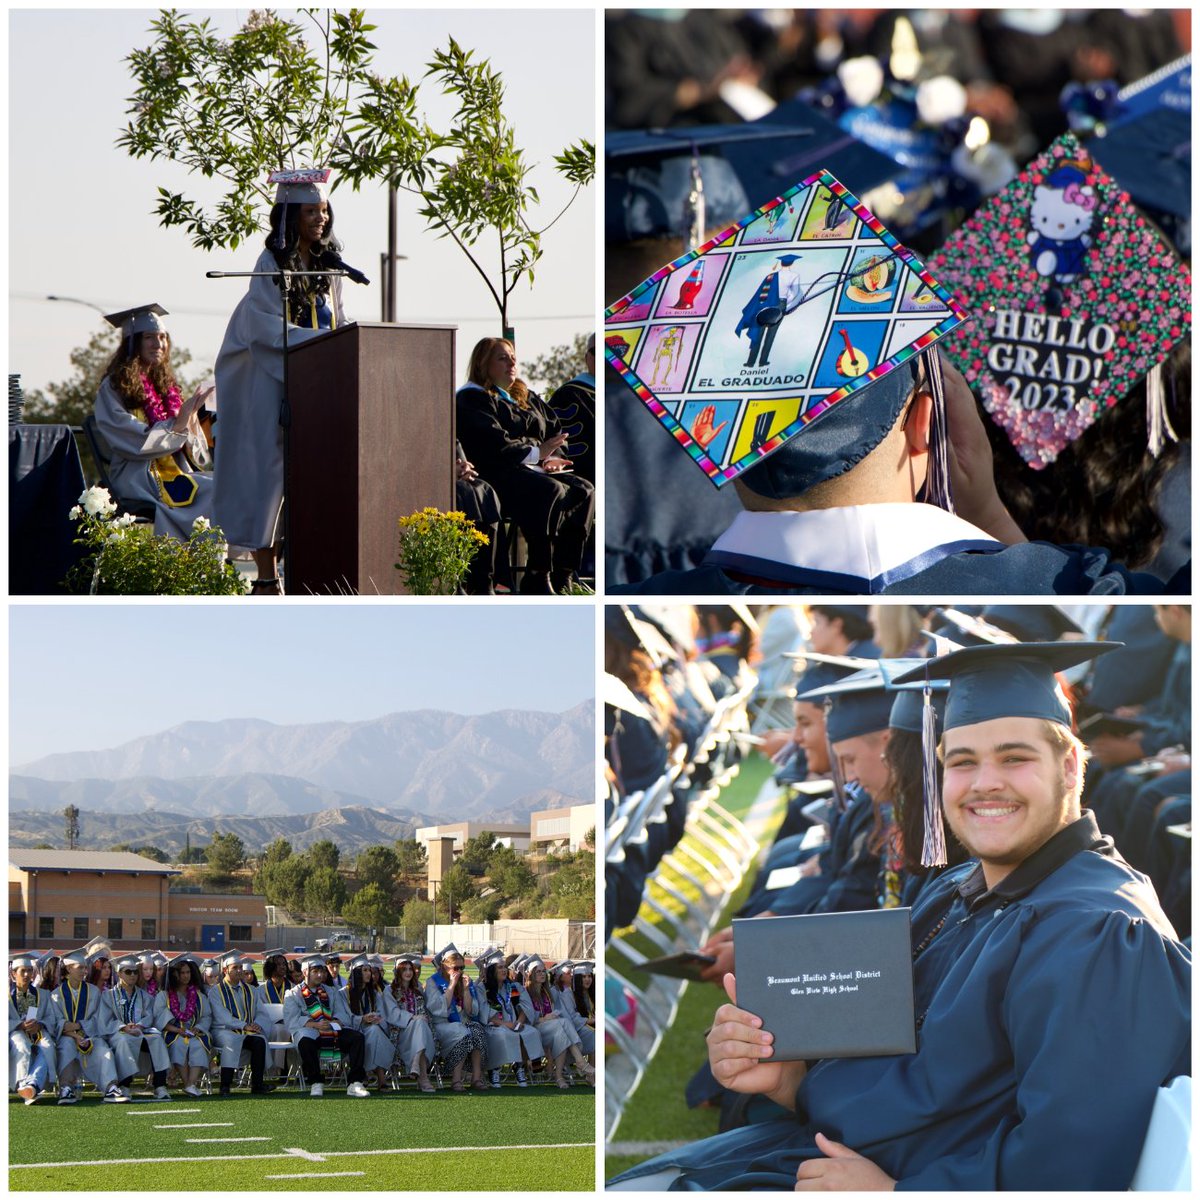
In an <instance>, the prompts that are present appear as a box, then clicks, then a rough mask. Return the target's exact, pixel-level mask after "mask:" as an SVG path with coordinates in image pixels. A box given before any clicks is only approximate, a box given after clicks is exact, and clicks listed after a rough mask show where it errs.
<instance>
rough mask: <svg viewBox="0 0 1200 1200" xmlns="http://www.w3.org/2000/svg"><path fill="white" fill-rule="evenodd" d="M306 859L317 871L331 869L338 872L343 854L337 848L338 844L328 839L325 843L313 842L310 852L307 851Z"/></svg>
mask: <svg viewBox="0 0 1200 1200" xmlns="http://www.w3.org/2000/svg"><path fill="white" fill-rule="evenodd" d="M305 858H307V859H308V861H309V863H310V865H311V866H312V867H313V868H315V869H319V868H321V867H331V868H333V870H335V871H336V870H337V867H338V864H339V863H340V862H341V858H342V852H341V851H340V850H339V849H338V848H337V845H336V843H334V842H331V841H329V839H328V838H326V839H325V840H324V841H320V842H313V844H312V845H311V846H309V848H308V850H307V851H305Z"/></svg>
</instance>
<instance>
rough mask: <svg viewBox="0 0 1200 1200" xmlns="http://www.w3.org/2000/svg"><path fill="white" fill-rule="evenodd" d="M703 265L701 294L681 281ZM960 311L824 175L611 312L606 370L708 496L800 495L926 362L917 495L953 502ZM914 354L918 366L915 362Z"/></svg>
mask: <svg viewBox="0 0 1200 1200" xmlns="http://www.w3.org/2000/svg"><path fill="white" fill-rule="evenodd" d="M699 262H703V263H704V273H703V286H702V287H701V288H700V289H699V290H698V291H694V292H693V291H691V290H689V289H688V287H687V284H688V280H689V278H691V277H692V276H693V273H694V270H695V267H696V264H697V263H699ZM965 317H966V313H965V311H964V310H963V308H962V306H961V305H960V304H959V302H958V301H957V300H956V299H955V298H954V297H953V296H952V295H951V294H950V292H948V291H947V290H946V288H944V287H943V286H942V284H941V283H939V282H938V280H937V279H935V278H934V276H933V275H932V274H930V272H929V271H928V269H927V268H926V267H925V265H924V263H922V262H921V261H920V259H918V258H917V256H916V255H915V254H913V253H912V251H910V250H908V249H907V248H906V247H904V246H902V245H901V244H900V243H899V242H898V241H897V240H896V238H895V237H894V236H893V235H892V234H891V233H890V232H889V231H888V230H887V229H886V228H885V227H884V226H883V224H882V223H881V222H880V221H879V220H878V219H877V218H876V217H875V216H874V215H873V214H872V213H871V211H870V210H869V209H868V208H867V207H866V206H865V205H864V204H863V203H862V202H861V201H860V200H859V199H858V197H857V196H856V195H855V194H854V193H852V192H851V191H850V190H849V189H848V188H847V187H846V186H845V185H844V184H843V183H841V182H840V181H839V180H838V179H836V178H835V177H834V176H833V175H832V174H830V172H829V171H827V170H819V171H816V172H815V173H812V174H809V175H807V176H805V177H804V178H803V180H802V182H800V183H798V184H796V185H795V186H794V187H792V188H790V189H789V190H787V191H785V192H783V193H782V194H780V195H778V196H776V197H775V198H774V199H772V200H769V201H767V202H766V203H765V204H761V205H760V207H759V208H757V209H755V210H754V211H753V212H751V213H749V214H748V215H746V216H744V217H742V218H741V220H739V221H738V222H737V223H736V224H734V225H731V226H729V227H728V228H727V229H724V230H723V231H722V232H720V233H718V234H717V235H716V236H715V237H714V238H712V239H711V240H709V241H708V242H706V243H704V244H703V245H701V246H699V247H697V248H696V249H695V250H694V251H691V252H689V253H687V254H684V255H683V256H681V257H680V258H678V259H676V260H675V261H674V262H671V263H668V264H667V265H666V266H664V267H662V268H660V269H659V270H658V271H656V272H655V273H654V274H653V275H651V276H650V278H648V279H646V280H644V281H643V282H642V283H641V284H639V285H638V286H637V287H635V288H634V289H633V290H632V291H630V292H629V293H628V294H627V295H626V296H623V297H622V298H621V299H619V300H617V301H616V302H615V303H614V304H612V305H611V306H610V307H609V308H608V309H607V311H606V313H605V328H606V331H607V333H609V334H613V333H619V334H620V336H621V339H622V342H623V344H624V345H625V347H626V349H625V350H624V351H621V352H618V351H617V350H616V349H615V348H614V347H613V346H607V345H606V353H607V356H608V361H609V363H610V364H611V365H612V367H613V369H614V370H615V371H616V372H617V374H618V375H620V377H621V378H622V379H623V380H624V381H625V383H626V384H627V385H628V386H629V387H630V388H631V389H632V390H633V392H634V393H635V394H636V395H637V397H638V398H639V399H640V400H641V401H642V403H643V404H644V405H645V407H646V408H647V410H648V411H649V412H650V413H651V414H652V415H653V416H654V417H655V418H656V419H657V420H658V421H659V423H660V424H661V425H662V426H663V427H664V428H665V429H666V430H667V431H668V432H669V433H670V434H671V435H672V436H673V437H674V438H675V440H676V442H677V443H678V444H679V446H680V448H681V449H682V450H683V451H684V452H685V453H686V454H687V455H688V456H689V457H690V458H691V459H692V461H693V462H695V464H696V465H697V466H698V467H699V468H700V469H701V470H702V471H703V472H704V474H705V476H706V477H707V478H708V480H709V481H710V482H711V483H712V484H714V485H715V486H716V487H718V488H719V487H723V486H725V485H726V484H728V483H729V482H730V481H731V480H733V479H737V478H739V477H740V478H741V479H742V482H743V483H744V484H745V485H746V486H747V487H749V488H750V489H751V490H753V491H755V492H757V493H758V494H760V495H763V496H767V497H772V498H782V497H789V496H796V495H800V494H801V493H803V492H805V491H808V490H809V489H810V488H812V487H813V486H815V485H816V484H818V483H821V482H823V481H825V480H827V479H833V478H836V477H837V476H839V475H841V474H844V473H845V472H846V471H848V470H849V469H850V468H851V467H852V466H854V465H855V464H856V463H857V462H859V461H860V460H861V459H862V458H863V457H864V456H865V455H866V454H867V453H869V452H870V451H871V450H872V449H874V447H875V446H877V445H878V444H879V442H880V441H882V440H883V438H884V437H885V436H886V435H887V433H889V432H890V431H891V429H892V428H893V427H894V426H895V424H896V421H897V420H898V418H899V416H900V414H901V412H902V410H903V408H904V405H905V403H906V402H907V400H908V398H909V396H910V395H911V393H912V391H913V388H914V385H915V384H916V382H917V379H918V361H919V360H921V361H923V362H924V363H925V365H926V377H927V379H928V385H929V390H930V391H931V393H932V394H933V397H934V401H935V435H934V438H933V441H934V454H933V455H932V456H931V460H932V465H931V468H930V477H929V481H928V484H927V498H928V499H930V500H932V501H934V502H935V503H939V504H940V505H941V506H942V507H945V508H950V507H951V501H950V497H949V483H948V478H949V471H948V466H947V460H946V452H945V438H944V430H945V416H944V407H943V405H944V402H943V400H942V391H941V372H940V364H939V363H938V362H937V359H936V355H930V354H926V353H925V352H926V351H928V350H930V349H931V348H932V347H933V346H934V345H935V344H936V343H937V342H938V341H939V340H940V339H941V338H943V337H945V335H946V334H948V333H950V332H951V331H952V330H954V329H956V328H957V327H958V326H959V325H960V324H962V322H963V321H964V320H965ZM921 356H923V359H922V357H921Z"/></svg>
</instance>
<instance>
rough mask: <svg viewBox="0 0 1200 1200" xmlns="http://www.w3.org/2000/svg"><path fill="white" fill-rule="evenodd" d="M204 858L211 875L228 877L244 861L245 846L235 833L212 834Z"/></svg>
mask: <svg viewBox="0 0 1200 1200" xmlns="http://www.w3.org/2000/svg"><path fill="white" fill-rule="evenodd" d="M205 858H206V859H207V861H208V866H209V869H210V871H211V872H212V874H213V875H217V876H223V877H228V876H230V875H232V874H233V873H234V871H236V870H237V869H238V868H239V867H241V865H242V864H243V863H244V862H245V861H246V846H245V844H244V843H243V841H242V839H241V838H240V837H238V835H237V834H236V833H214V834H213V837H212V841H211V842H209V843H208V848H207V849H206V850H205Z"/></svg>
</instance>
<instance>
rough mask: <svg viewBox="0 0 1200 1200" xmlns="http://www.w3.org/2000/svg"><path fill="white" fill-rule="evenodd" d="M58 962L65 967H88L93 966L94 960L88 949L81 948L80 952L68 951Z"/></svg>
mask: <svg viewBox="0 0 1200 1200" xmlns="http://www.w3.org/2000/svg"><path fill="white" fill-rule="evenodd" d="M58 961H59V962H60V963H61V964H62V965H63V966H64V967H68V966H74V967H88V966H91V963H92V958H91V955H89V954H88V952H87V948H86V947H81V948H80V949H79V950H68V951H67V952H66V954H64V955H63V956H62V958H60V959H59V960H58Z"/></svg>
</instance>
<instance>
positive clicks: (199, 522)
mask: <svg viewBox="0 0 1200 1200" xmlns="http://www.w3.org/2000/svg"><path fill="white" fill-rule="evenodd" d="M211 528H212V523H211V522H210V521H209V519H208V518H207V517H197V518H196V519H195V520H194V521H193V522H192V529H193V531H194V532H196V533H203V532H204V531H205V530H207V529H211Z"/></svg>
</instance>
